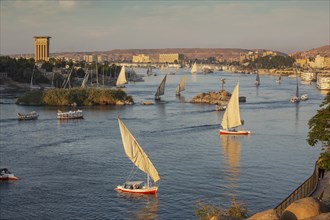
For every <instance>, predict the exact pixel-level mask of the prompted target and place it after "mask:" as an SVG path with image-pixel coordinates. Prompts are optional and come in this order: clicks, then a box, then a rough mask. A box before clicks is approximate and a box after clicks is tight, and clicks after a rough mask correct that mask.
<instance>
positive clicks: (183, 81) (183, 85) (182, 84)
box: [175, 75, 187, 96]
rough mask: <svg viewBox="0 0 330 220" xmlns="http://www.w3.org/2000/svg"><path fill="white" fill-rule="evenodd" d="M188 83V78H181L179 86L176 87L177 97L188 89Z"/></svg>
mask: <svg viewBox="0 0 330 220" xmlns="http://www.w3.org/2000/svg"><path fill="white" fill-rule="evenodd" d="M186 81H187V77H186V75H184V76H183V77H182V78H181V80H180V83H179V85H178V86H177V87H176V90H175V95H176V96H180V94H181V92H182V91H184V90H185V89H186Z"/></svg>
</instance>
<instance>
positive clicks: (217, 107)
mask: <svg viewBox="0 0 330 220" xmlns="http://www.w3.org/2000/svg"><path fill="white" fill-rule="evenodd" d="M215 110H216V111H225V110H226V106H225V105H215Z"/></svg>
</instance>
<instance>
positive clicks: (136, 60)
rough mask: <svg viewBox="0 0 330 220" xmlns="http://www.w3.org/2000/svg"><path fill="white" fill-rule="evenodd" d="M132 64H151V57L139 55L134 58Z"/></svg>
mask: <svg viewBox="0 0 330 220" xmlns="http://www.w3.org/2000/svg"><path fill="white" fill-rule="evenodd" d="M132 62H133V63H149V62H150V57H149V56H146V55H144V54H138V55H136V56H133V59H132Z"/></svg>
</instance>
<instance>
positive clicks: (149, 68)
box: [147, 66, 152, 76]
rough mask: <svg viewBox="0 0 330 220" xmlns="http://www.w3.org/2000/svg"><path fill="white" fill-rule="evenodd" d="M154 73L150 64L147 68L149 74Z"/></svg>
mask: <svg viewBox="0 0 330 220" xmlns="http://www.w3.org/2000/svg"><path fill="white" fill-rule="evenodd" d="M151 75H152V67H151V66H148V68H147V76H151Z"/></svg>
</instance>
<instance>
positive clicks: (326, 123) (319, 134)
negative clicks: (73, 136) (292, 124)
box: [307, 92, 330, 170]
mask: <svg viewBox="0 0 330 220" xmlns="http://www.w3.org/2000/svg"><path fill="white" fill-rule="evenodd" d="M308 125H309V129H310V131H309V133H308V138H307V142H308V144H309V145H310V146H315V145H317V144H318V143H319V142H320V143H321V144H322V147H326V148H325V151H324V152H323V153H321V154H320V156H319V159H318V160H317V165H318V166H319V167H320V168H323V169H326V170H330V92H328V94H327V96H326V97H325V98H324V101H323V102H322V104H321V105H320V109H319V110H318V111H317V113H316V115H314V116H313V117H312V118H311V119H310V120H309V122H308Z"/></svg>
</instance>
